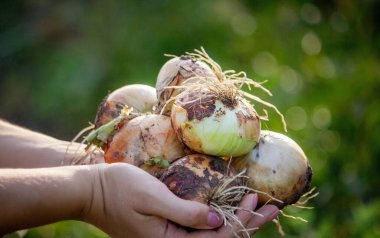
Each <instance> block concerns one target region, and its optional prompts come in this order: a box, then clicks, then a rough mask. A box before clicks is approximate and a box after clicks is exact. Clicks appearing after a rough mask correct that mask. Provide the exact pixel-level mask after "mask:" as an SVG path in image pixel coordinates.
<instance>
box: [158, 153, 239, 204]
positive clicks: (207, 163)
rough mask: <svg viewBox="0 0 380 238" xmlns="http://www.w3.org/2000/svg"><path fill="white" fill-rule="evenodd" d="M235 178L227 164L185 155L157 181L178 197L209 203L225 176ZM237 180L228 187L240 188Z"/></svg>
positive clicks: (234, 173) (215, 158) (214, 158)
mask: <svg viewBox="0 0 380 238" xmlns="http://www.w3.org/2000/svg"><path fill="white" fill-rule="evenodd" d="M234 175H236V171H235V170H234V169H233V168H232V167H228V162H227V161H225V160H222V159H220V158H218V157H212V156H207V155H202V154H193V155H187V156H185V157H183V158H180V159H178V160H176V161H175V162H173V163H172V164H171V165H170V167H169V168H168V169H167V170H166V171H165V172H164V173H163V174H162V176H161V178H160V180H161V181H162V182H163V183H164V184H166V186H167V187H168V188H169V189H170V190H171V191H172V192H173V193H174V194H175V195H177V196H178V197H180V198H183V199H186V200H192V201H197V202H201V203H204V204H210V202H212V201H213V199H214V198H215V196H216V191H217V189H218V188H219V187H220V186H221V185H222V184H223V182H224V180H225V179H227V178H228V177H231V176H234ZM240 182H241V181H240V180H239V179H236V180H234V181H232V182H231V183H230V184H229V187H230V186H237V185H240Z"/></svg>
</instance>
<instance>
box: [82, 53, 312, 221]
mask: <svg viewBox="0 0 380 238" xmlns="http://www.w3.org/2000/svg"><path fill="white" fill-rule="evenodd" d="M202 50H203V49H202ZM244 84H246V85H248V86H252V85H253V86H255V87H261V88H263V87H262V86H258V85H259V84H258V83H256V82H254V81H253V80H250V79H247V78H246V76H245V73H238V74H235V73H234V72H232V73H231V71H225V72H223V71H221V68H220V66H219V65H218V64H217V63H216V62H215V61H213V60H212V59H211V58H210V57H209V56H208V55H207V53H206V52H205V51H204V50H203V51H196V53H187V54H186V55H185V56H181V57H175V58H173V59H170V60H169V61H168V62H167V63H165V64H164V65H163V67H162V68H161V70H160V72H159V74H158V78H157V83H156V88H155V89H154V88H152V87H149V86H144V85H129V86H125V87H123V88H120V89H118V90H116V91H114V92H112V93H111V94H109V95H108V96H107V97H106V98H105V100H104V101H103V102H102V103H101V105H100V107H99V110H98V113H97V115H96V119H95V125H96V128H97V129H96V130H95V132H94V133H92V135H91V140H89V141H88V142H89V143H90V144H91V143H92V144H96V145H99V144H97V143H95V141H100V142H101V143H100V145H101V149H102V150H103V151H104V157H105V161H106V162H107V163H113V162H125V163H129V164H132V165H135V166H138V167H140V168H142V169H144V170H145V171H147V172H149V173H151V174H152V175H154V176H156V177H157V178H159V179H160V180H161V181H162V182H163V183H165V184H166V185H167V186H168V188H169V189H170V190H171V191H172V192H173V193H174V194H176V195H177V196H179V197H182V198H184V199H189V200H194V201H198V202H202V203H205V204H209V205H212V206H213V207H215V208H217V209H218V211H219V212H220V211H221V213H222V214H221V215H222V217H223V218H224V219H225V221H226V222H227V223H228V222H229V219H230V218H231V217H233V215H234V214H233V213H234V212H235V211H236V210H234V209H236V204H237V203H238V202H239V201H240V199H241V198H242V196H243V195H244V194H245V193H248V192H250V191H255V192H258V193H259V204H260V205H263V204H267V203H272V204H275V205H277V206H278V207H280V208H283V207H285V206H287V205H290V204H293V203H296V202H297V201H298V199H299V198H300V197H301V196H302V195H303V194H305V193H306V192H307V191H308V190H309V185H310V182H311V175H312V171H311V167H310V164H309V162H308V160H307V158H306V156H305V154H304V152H303V151H302V149H301V147H300V146H299V145H297V144H296V142H294V141H293V140H291V139H290V138H289V137H287V136H285V135H282V134H280V133H276V132H271V131H263V130H261V128H260V123H261V118H262V117H260V116H259V114H258V113H257V112H256V110H255V108H254V107H253V105H252V104H251V103H250V102H249V101H248V100H247V99H246V98H248V99H253V100H256V101H257V102H259V103H263V104H264V106H269V107H271V108H274V109H275V110H276V111H277V112H278V110H277V108H276V107H274V106H273V105H272V104H269V103H267V102H265V101H263V100H261V99H260V98H258V97H257V96H254V95H249V96H248V97H247V92H244V91H242V90H241V87H242V85H244ZM264 90H266V89H264ZM281 116H282V115H281ZM235 188H236V189H235ZM242 188H243V189H242ZM225 191H229V192H228V193H227V192H225ZM231 191H233V192H231ZM220 198H223V199H220ZM228 207H229V208H231V209H230V210H228V209H227V210H228V211H227V210H226V211H224V210H223V209H226V208H228ZM224 212H225V213H229V215H228V216H227V215H226V214H223V213H224ZM231 213H232V214H231ZM231 222H233V221H231Z"/></svg>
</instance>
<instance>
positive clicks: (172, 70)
mask: <svg viewBox="0 0 380 238" xmlns="http://www.w3.org/2000/svg"><path fill="white" fill-rule="evenodd" d="M206 78H213V79H214V78H215V79H216V75H215V74H214V72H213V71H212V70H211V69H210V67H209V66H208V65H207V64H206V63H204V62H202V61H199V60H195V59H194V57H190V56H181V57H175V58H173V59H170V60H169V61H167V62H166V63H165V64H164V65H163V66H162V68H161V70H160V72H159V74H158V77H157V82H156V90H157V97H158V105H157V108H156V110H157V111H158V112H160V111H161V109H162V108H163V107H164V106H165V104H166V102H167V100H169V99H170V98H171V97H174V96H176V95H178V94H179V93H180V92H181V91H182V89H180V88H167V87H168V86H180V85H182V84H183V83H184V82H185V81H187V82H189V83H190V82H191V83H196V82H199V80H204V79H206Z"/></svg>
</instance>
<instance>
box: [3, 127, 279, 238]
mask: <svg viewBox="0 0 380 238" xmlns="http://www.w3.org/2000/svg"><path fill="white" fill-rule="evenodd" d="M78 146H80V145H78V144H73V143H70V142H66V141H61V140H57V139H55V138H52V137H50V136H47V135H43V134H41V133H37V132H34V131H30V130H28V129H25V128H21V127H18V126H15V125H12V124H10V123H7V122H4V121H2V120H0V168H2V169H1V170H0V202H1V204H2V205H3V206H2V215H1V216H0V236H1V235H2V234H6V233H8V232H12V231H15V230H17V229H24V228H29V227H34V226H39V225H44V224H49V223H52V222H56V221H61V220H67V219H77V220H83V221H85V222H88V223H91V224H93V225H95V226H97V227H98V228H100V229H102V230H103V231H105V232H106V233H108V234H109V235H111V236H112V237H116V238H117V237H124V238H125V237H158V238H159V237H176V238H181V237H194V238H197V237H199V238H202V237H203V238H205V237H216V238H219V237H220V238H222V237H223V238H229V237H231V238H232V237H234V235H233V233H232V232H231V229H233V230H235V231H239V230H240V229H241V227H240V225H237V224H233V227H232V228H231V227H226V226H223V225H222V221H221V219H220V218H219V217H218V216H217V215H216V214H215V213H214V212H213V211H211V209H210V207H208V206H207V205H204V204H201V203H197V202H192V201H186V200H183V199H180V198H178V197H176V196H175V195H174V194H173V193H172V192H171V191H170V190H169V189H168V188H167V187H166V186H165V185H164V184H163V183H161V182H160V181H159V180H158V179H156V178H155V177H153V176H151V175H150V174H148V173H146V172H145V171H143V170H141V169H139V168H137V167H134V166H132V165H129V164H120V163H117V164H105V163H102V162H104V161H103V157H102V156H101V155H99V154H98V155H96V156H95V157H92V158H91V159H89V158H88V160H85V161H82V162H83V164H85V165H82V166H62V165H69V164H72V163H73V161H75V160H73V159H75V158H77V156H78V151H82V149H83V148H79V147H78ZM62 161H64V163H63V164H62ZM93 163H95V164H93ZM86 164H87V165H86ZM89 164H90V165H89ZM6 168H9V169H6ZM14 168H18V169H14ZM21 168H24V169H21ZM256 205H257V196H256V195H253V194H250V195H246V196H245V197H244V198H243V200H242V201H241V204H240V207H241V208H242V209H241V210H240V211H239V212H238V213H237V214H236V215H237V217H238V218H239V219H240V221H241V223H242V224H243V225H244V226H245V227H246V228H247V229H251V228H258V227H261V226H262V225H263V224H265V223H266V222H268V221H271V220H273V219H274V218H275V217H276V216H277V215H278V213H279V210H278V208H276V207H275V206H272V205H266V206H263V207H261V208H260V209H258V210H257V211H256V212H258V213H261V214H262V215H263V216H252V213H250V212H249V211H252V210H255V208H256ZM244 210H246V211H244ZM177 224H178V225H177ZM183 226H185V227H192V228H196V229H197V231H193V232H188V231H186V230H185V229H183ZM255 231H256V230H250V234H253V233H254V232H255Z"/></svg>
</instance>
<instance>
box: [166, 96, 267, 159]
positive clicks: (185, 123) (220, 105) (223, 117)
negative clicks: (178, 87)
mask: <svg viewBox="0 0 380 238" xmlns="http://www.w3.org/2000/svg"><path fill="white" fill-rule="evenodd" d="M171 119H172V124H173V128H174V130H175V131H176V133H177V135H178V138H179V139H180V140H181V141H182V142H183V143H184V144H185V145H187V146H188V147H189V148H190V149H192V150H193V151H196V152H198V153H202V154H208V155H213V156H221V157H222V156H228V157H229V156H233V157H235V156H242V155H244V154H247V153H248V152H249V151H251V150H252V149H253V147H254V146H255V145H256V143H257V142H258V140H259V137H260V119H259V116H258V115H257V113H256V111H255V110H254V108H253V107H252V106H251V105H250V104H249V103H248V102H247V101H246V100H245V99H243V98H240V97H234V98H228V97H226V98H220V96H219V95H217V94H216V93H215V92H212V91H199V90H197V89H195V90H186V91H185V92H183V93H181V94H180V95H179V96H178V97H177V98H176V100H175V103H174V105H173V106H172V113H171Z"/></svg>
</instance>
